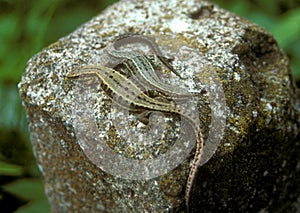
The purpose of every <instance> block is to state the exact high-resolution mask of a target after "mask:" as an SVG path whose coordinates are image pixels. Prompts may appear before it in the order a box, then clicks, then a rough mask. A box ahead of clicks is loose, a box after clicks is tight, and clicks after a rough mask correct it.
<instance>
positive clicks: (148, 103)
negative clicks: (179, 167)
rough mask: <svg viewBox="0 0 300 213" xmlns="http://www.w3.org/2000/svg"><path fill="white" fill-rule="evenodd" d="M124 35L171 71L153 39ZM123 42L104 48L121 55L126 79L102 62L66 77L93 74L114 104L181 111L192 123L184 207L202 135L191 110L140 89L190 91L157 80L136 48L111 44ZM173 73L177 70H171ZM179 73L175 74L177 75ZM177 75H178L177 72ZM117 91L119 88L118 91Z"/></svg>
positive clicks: (133, 108) (176, 94) (167, 92)
mask: <svg viewBox="0 0 300 213" xmlns="http://www.w3.org/2000/svg"><path fill="white" fill-rule="evenodd" d="M123 39H127V42H125V43H135V42H142V43H146V44H148V45H149V46H150V47H151V48H152V49H153V50H154V52H155V54H157V56H158V57H159V59H160V60H161V61H162V62H163V63H164V64H165V65H166V66H167V67H168V68H169V69H170V70H171V71H172V72H174V71H173V67H172V66H171V65H170V64H169V63H168V62H166V60H165V59H164V58H163V57H162V55H161V52H160V50H159V48H158V47H157V46H156V44H155V43H153V42H152V41H151V40H149V38H147V37H144V36H141V35H137V36H136V37H134V38H131V37H124V38H123ZM123 44H124V42H121V41H120V40H117V41H116V42H115V45H114V46H113V47H112V46H111V47H110V48H108V54H109V55H111V56H112V57H115V58H117V59H125V60H123V62H122V63H124V64H125V66H126V67H127V69H128V70H129V72H130V74H131V75H132V76H131V77H135V78H133V79H129V78H128V77H127V76H125V75H122V74H121V73H119V72H118V71H116V70H114V69H111V68H109V67H106V66H84V67H82V68H81V69H78V70H76V71H73V72H70V73H68V75H67V77H68V78H70V79H74V78H79V77H88V76H95V77H98V79H99V80H100V81H101V86H102V88H103V90H104V91H105V93H106V94H107V95H108V96H109V97H110V98H111V99H112V100H113V101H115V102H116V103H117V104H118V105H120V106H121V107H123V108H127V109H130V110H131V111H140V110H147V111H161V112H165V113H175V114H178V115H181V116H182V117H183V118H184V119H185V120H187V121H188V122H189V124H190V125H191V126H192V127H193V130H194V132H195V136H196V138H197V146H196V153H195V157H194V159H193V163H192V167H191V169H190V173H189V176H188V180H187V184H186V190H185V200H186V205H187V207H188V201H189V196H190V192H191V187H192V185H193V182H194V178H195V173H196V171H197V168H198V166H199V162H200V157H201V154H202V148H203V136H202V133H201V130H200V127H199V124H198V123H197V122H196V118H194V117H193V113H192V112H189V111H188V110H185V109H183V108H182V109H179V108H178V106H176V104H175V103H174V102H172V101H169V100H165V101H162V100H157V99H154V98H151V97H150V96H148V95H147V94H145V93H144V92H143V88H140V87H143V84H145V85H148V86H150V88H154V89H156V90H158V91H160V92H162V93H163V94H164V95H167V96H170V97H172V98H175V99H182V98H183V97H191V94H188V93H185V92H184V93H182V91H179V90H175V91H174V89H173V88H172V87H169V86H168V85H165V83H164V82H162V81H161V80H160V78H159V77H158V75H157V73H156V71H155V69H154V68H153V64H152V62H151V61H150V60H149V59H148V58H147V57H146V56H143V55H141V54H140V53H137V52H121V51H117V50H116V49H115V47H120V46H122V45H123ZM174 73H175V74H176V75H178V73H177V72H176V71H175V72H174ZM178 76H179V75H178ZM179 77H180V76H179ZM120 91H122V92H121V93H120Z"/></svg>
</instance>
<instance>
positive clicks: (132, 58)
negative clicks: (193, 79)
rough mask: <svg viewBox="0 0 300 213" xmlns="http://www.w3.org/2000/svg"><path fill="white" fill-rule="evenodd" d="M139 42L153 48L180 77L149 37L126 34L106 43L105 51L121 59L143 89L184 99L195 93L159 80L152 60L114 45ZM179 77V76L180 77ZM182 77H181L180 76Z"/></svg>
mask: <svg viewBox="0 0 300 213" xmlns="http://www.w3.org/2000/svg"><path fill="white" fill-rule="evenodd" d="M134 42H141V43H146V44H147V45H149V46H150V47H151V49H153V51H154V53H155V54H156V55H157V56H158V57H159V59H160V60H161V61H162V62H163V64H165V65H166V66H167V67H168V68H169V69H170V70H171V71H172V72H173V73H175V74H176V75H177V76H179V77H180V75H179V73H178V72H176V71H175V70H174V68H173V67H172V66H171V65H170V64H169V63H168V62H167V61H166V60H165V59H164V57H162V56H161V51H160V49H159V48H158V46H157V45H156V43H154V42H153V41H152V40H151V39H150V38H148V37H146V36H143V35H138V34H133V35H132V34H126V35H123V36H121V37H119V38H117V39H116V40H115V42H114V43H113V44H110V45H108V47H107V49H106V51H107V53H108V55H109V56H111V57H113V58H117V59H123V61H122V63H121V64H124V65H125V66H126V68H127V69H128V71H129V74H130V75H131V76H132V77H133V78H135V79H136V81H137V82H139V84H140V86H141V87H143V88H144V89H145V90H147V89H154V90H157V91H159V92H160V93H162V94H163V95H165V97H171V98H173V99H176V100H186V99H188V98H191V97H192V96H193V95H197V94H196V93H194V94H192V93H190V92H188V91H186V90H185V89H183V88H181V89H178V88H176V87H174V86H172V85H170V84H167V83H165V82H163V81H161V78H160V77H159V76H158V75H157V73H156V70H155V68H154V64H153V62H152V61H151V60H150V59H149V58H148V57H147V56H145V55H142V54H141V53H139V52H137V51H135V52H128V51H125V52H124V51H119V50H117V49H116V47H120V46H123V45H125V44H127V43H134ZM180 78H181V77H180ZM181 79H182V78H181Z"/></svg>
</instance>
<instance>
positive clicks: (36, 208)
mask: <svg viewBox="0 0 300 213" xmlns="http://www.w3.org/2000/svg"><path fill="white" fill-rule="evenodd" d="M40 212H43V213H51V210H50V205H49V202H48V200H47V199H41V200H34V201H32V202H29V203H28V204H27V205H24V206H21V207H20V208H19V209H18V210H17V211H15V213H40Z"/></svg>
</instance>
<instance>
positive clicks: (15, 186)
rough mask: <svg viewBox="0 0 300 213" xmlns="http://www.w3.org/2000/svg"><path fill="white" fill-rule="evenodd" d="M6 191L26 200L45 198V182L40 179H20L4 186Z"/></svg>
mask: <svg viewBox="0 0 300 213" xmlns="http://www.w3.org/2000/svg"><path fill="white" fill-rule="evenodd" d="M2 188H3V189H4V191H6V192H8V193H10V194H13V195H15V196H16V197H19V198H21V199H24V200H39V199H45V197H46V196H45V193H44V183H43V181H42V180H40V179H33V178H32V179H19V180H16V181H14V182H11V183H8V184H6V185H4V186H2Z"/></svg>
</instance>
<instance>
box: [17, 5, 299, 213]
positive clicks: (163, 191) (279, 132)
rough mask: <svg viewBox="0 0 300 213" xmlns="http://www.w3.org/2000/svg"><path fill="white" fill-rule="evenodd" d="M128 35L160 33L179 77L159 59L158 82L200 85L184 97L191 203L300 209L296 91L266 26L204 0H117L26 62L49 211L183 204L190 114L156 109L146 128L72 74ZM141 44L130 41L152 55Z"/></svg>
mask: <svg viewBox="0 0 300 213" xmlns="http://www.w3.org/2000/svg"><path fill="white" fill-rule="evenodd" d="M124 33H138V34H142V35H145V36H148V37H150V38H151V39H152V40H153V41H155V43H157V44H158V45H159V48H160V49H161V51H162V53H163V57H165V58H167V60H168V61H170V63H171V64H172V66H173V67H174V68H175V70H176V71H178V72H179V73H180V75H181V76H182V79H180V78H179V77H178V76H176V75H174V74H173V73H170V71H169V70H168V69H167V68H165V67H164V66H163V65H162V64H160V63H159V61H158V60H156V59H155V57H154V58H153V59H151V60H154V62H153V63H154V64H156V66H157V72H159V73H160V75H161V79H165V80H167V81H168V82H167V83H166V85H172V87H174V88H182V89H184V88H185V89H186V90H189V92H193V93H195V94H198V95H197V96H195V97H194V98H193V102H189V101H186V103H182V102H178V103H177V104H178V105H180V104H183V106H185V107H196V108H197V110H194V113H196V114H198V115H199V116H198V117H199V120H200V121H201V129H202V133H203V135H204V141H205V147H204V152H203V155H202V159H201V167H199V169H198V170H197V173H196V178H195V182H194V184H193V185H192V189H191V194H190V196H189V210H190V212H216V211H218V210H221V211H224V212H295V211H296V210H297V209H298V211H299V209H300V207H299V206H300V202H299V200H300V197H299V193H300V181H299V180H300V156H299V151H300V150H299V141H300V140H299V120H300V119H299V91H298V89H296V87H295V86H294V83H293V79H292V77H291V74H290V70H289V65H288V60H287V57H286V56H285V55H284V53H283V52H282V51H281V50H280V48H279V47H278V44H277V43H276V41H275V39H274V38H273V36H272V35H271V34H270V33H268V32H266V31H265V30H264V29H262V28H260V27H258V26H256V25H255V24H253V23H251V22H249V21H247V20H244V19H243V18H240V17H238V16H236V15H233V14H231V13H229V12H227V11H225V10H223V9H221V8H219V7H218V6H216V5H214V4H212V3H209V2H206V1H200V0H191V1H183V0H181V1H180V0H177V1H176V0H171V1H141V0H135V1H133V0H132V1H125V0H124V1H121V2H119V3H117V4H114V5H112V6H111V7H109V8H107V9H106V10H105V11H103V12H102V13H101V14H100V15H99V16H97V17H95V18H93V19H92V20H91V21H89V22H88V23H86V24H84V25H82V26H81V27H79V28H78V29H77V30H76V31H75V32H73V33H71V34H70V35H68V36H66V37H64V38H61V39H60V40H59V41H57V42H56V43H54V44H52V45H50V46H49V47H47V48H45V49H44V50H42V51H41V52H40V53H38V54H37V55H35V56H34V57H32V58H31V59H30V61H29V62H28V65H27V69H26V72H25V73H24V74H23V77H22V80H21V82H20V84H19V90H20V95H21V98H22V101H23V104H24V106H25V108H26V111H27V115H28V120H29V123H30V132H31V141H32V145H33V148H34V153H35V156H36V159H37V163H38V165H39V167H40V169H41V171H42V173H43V175H44V177H45V183H46V184H45V188H46V194H47V196H48V198H49V201H50V204H51V207H52V211H53V212H79V211H80V212H121V211H122V212H123V211H125V212H137V211H138V212H141V211H142V212H176V211H186V207H185V200H184V199H185V198H184V193H185V187H186V181H187V178H188V175H189V169H190V166H191V163H192V161H193V158H194V153H195V144H194V143H193V141H195V137H194V136H193V132H191V131H190V129H192V128H191V127H190V126H189V125H186V124H185V122H184V119H180V116H179V115H178V114H177V115H176V113H171V114H162V113H159V112H158V111H156V112H155V113H151V115H150V117H149V119H150V121H149V124H150V126H149V125H148V126H146V125H145V124H144V123H142V122H141V121H142V120H141V117H139V115H138V114H137V113H135V112H132V111H128V110H125V109H123V108H118V107H117V106H116V104H114V103H115V102H112V101H111V99H110V98H108V96H107V94H108V93H105V92H104V90H103V87H101V86H100V82H99V81H98V79H97V78H91V77H86V78H80V79H73V80H72V79H69V78H67V77H66V76H67V74H68V73H70V72H72V71H74V70H78V69H79V67H81V66H83V65H103V64H106V63H107V62H109V60H110V58H109V57H108V55H107V52H105V51H104V50H105V49H106V46H107V45H108V44H110V43H111V42H113V41H114V39H115V38H116V37H117V36H119V35H122V34H124ZM143 45H144V44H142V43H136V44H130V45H129V47H127V49H136V50H140V51H143V52H144V53H145V54H146V55H149V54H151V50H150V49H149V48H148V47H145V46H143ZM146 46H147V45H146ZM124 48H126V47H124ZM127 51H128V50H127ZM152 54H153V53H152ZM149 58H150V56H149ZM118 63H119V62H118ZM120 66H121V65H120ZM116 69H117V68H116ZM124 69H125V71H126V68H124V67H119V68H118V71H120V72H122V71H123V72H124ZM123 74H124V75H125V73H123ZM183 85H184V86H183ZM146 94H148V93H146ZM150 94H151V93H149V95H150ZM199 94H201V95H199ZM158 95H160V94H158ZM160 96H161V95H160ZM157 100H158V101H160V100H161V101H163V102H167V103H169V100H167V99H166V98H165V97H160V99H157ZM131 109H133V108H131ZM181 121H182V122H181ZM170 150H171V151H170ZM170 153H171V154H170Z"/></svg>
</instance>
